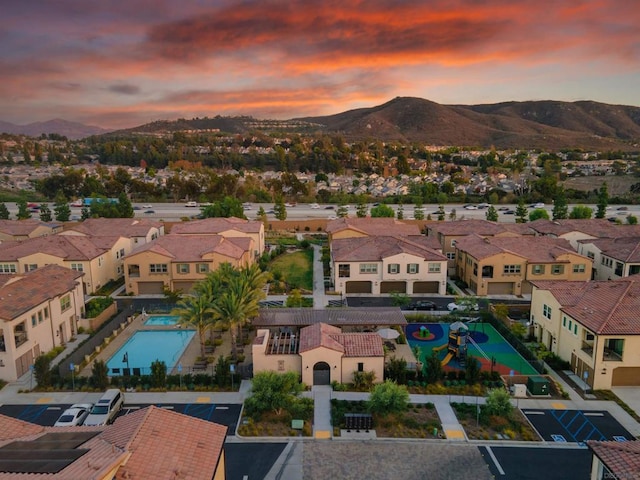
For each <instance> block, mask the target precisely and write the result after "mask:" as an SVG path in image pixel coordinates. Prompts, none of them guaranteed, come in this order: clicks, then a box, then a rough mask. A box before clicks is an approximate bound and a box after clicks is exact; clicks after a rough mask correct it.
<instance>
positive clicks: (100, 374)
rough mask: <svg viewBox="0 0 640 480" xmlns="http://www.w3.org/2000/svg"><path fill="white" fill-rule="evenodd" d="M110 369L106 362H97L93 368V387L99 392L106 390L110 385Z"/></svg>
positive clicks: (91, 380)
mask: <svg viewBox="0 0 640 480" xmlns="http://www.w3.org/2000/svg"><path fill="white" fill-rule="evenodd" d="M108 373H109V369H108V368H107V364H106V363H105V362H104V360H96V361H95V362H93V366H92V367H91V379H90V382H91V385H93V386H94V387H95V388H97V389H99V390H106V388H107V386H108V385H109V375H108Z"/></svg>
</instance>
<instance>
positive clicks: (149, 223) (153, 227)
mask: <svg viewBox="0 0 640 480" xmlns="http://www.w3.org/2000/svg"><path fill="white" fill-rule="evenodd" d="M164 234H165V228H164V223H162V222H154V221H153V220H147V219H139V218H87V219H86V220H84V221H83V222H81V223H77V224H75V225H72V226H70V227H66V228H65V230H64V232H62V233H61V235H81V236H85V237H113V236H117V237H124V238H130V239H131V247H130V248H128V249H127V252H126V253H127V254H128V253H130V252H131V250H133V249H134V248H135V247H137V246H139V245H144V244H145V243H149V242H151V241H153V240H155V239H156V238H158V237H160V236H162V235H164Z"/></svg>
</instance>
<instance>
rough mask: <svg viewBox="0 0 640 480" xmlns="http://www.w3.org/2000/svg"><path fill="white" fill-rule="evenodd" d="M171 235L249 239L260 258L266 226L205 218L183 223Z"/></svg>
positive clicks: (240, 221) (226, 219)
mask: <svg viewBox="0 0 640 480" xmlns="http://www.w3.org/2000/svg"><path fill="white" fill-rule="evenodd" d="M171 235H220V236H222V237H224V238H242V237H249V238H251V239H252V240H253V252H254V255H255V256H256V257H259V256H260V255H262V253H263V252H264V224H263V223H262V222H257V221H250V220H245V219H243V218H235V217H231V218H205V219H202V220H195V221H192V222H182V223H178V224H175V225H174V226H173V227H171Z"/></svg>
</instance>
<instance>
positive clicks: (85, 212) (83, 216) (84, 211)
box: [80, 205, 91, 220]
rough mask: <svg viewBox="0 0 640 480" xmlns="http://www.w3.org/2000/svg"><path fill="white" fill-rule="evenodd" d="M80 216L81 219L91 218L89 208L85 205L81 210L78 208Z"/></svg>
mask: <svg viewBox="0 0 640 480" xmlns="http://www.w3.org/2000/svg"><path fill="white" fill-rule="evenodd" d="M80 218H81V219H82V220H86V219H87V218H91V210H90V209H89V207H87V206H86V205H85V206H84V207H82V210H80Z"/></svg>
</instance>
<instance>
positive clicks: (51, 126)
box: [0, 118, 109, 140]
mask: <svg viewBox="0 0 640 480" xmlns="http://www.w3.org/2000/svg"><path fill="white" fill-rule="evenodd" d="M0 132H2V133H10V134H12V135H27V136H29V137H39V136H40V135H42V134H43V133H44V134H47V135H48V134H50V133H56V134H58V135H63V136H65V137H67V138H69V139H70V140H80V139H82V138H86V137H90V136H92V135H102V134H105V133H108V132H109V130H107V129H105V128H102V127H98V126H95V125H85V124H84V123H80V122H71V121H69V120H64V119H62V118H53V119H51V120H47V121H44V122H32V123H27V124H25V125H17V124H15V123H11V122H4V121H2V120H0Z"/></svg>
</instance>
